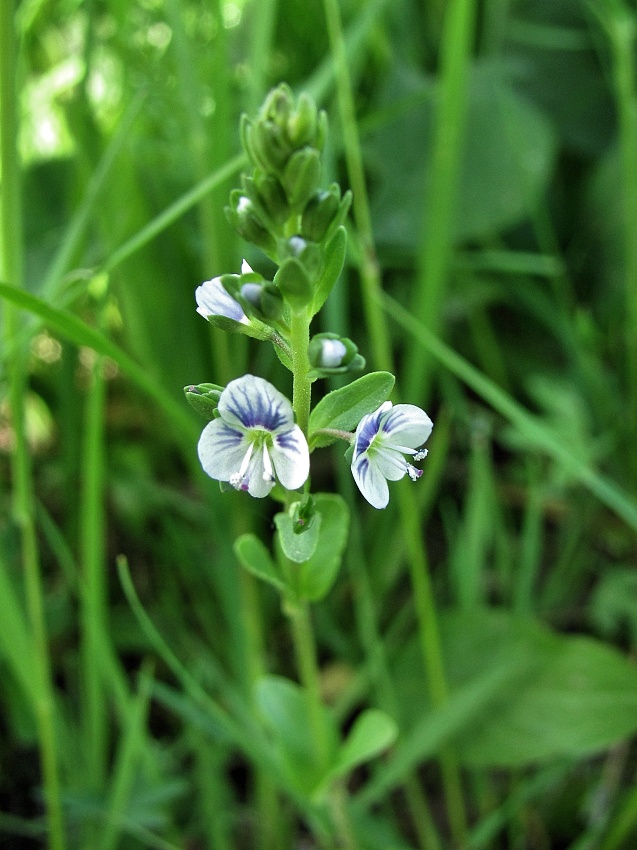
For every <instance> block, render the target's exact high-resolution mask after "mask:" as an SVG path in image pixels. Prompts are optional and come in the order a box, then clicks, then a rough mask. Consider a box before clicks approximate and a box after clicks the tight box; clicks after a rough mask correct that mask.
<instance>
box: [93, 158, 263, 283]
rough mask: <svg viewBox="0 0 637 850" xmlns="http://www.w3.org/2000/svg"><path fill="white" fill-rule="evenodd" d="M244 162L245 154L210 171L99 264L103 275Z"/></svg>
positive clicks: (245, 163) (153, 236)
mask: <svg viewBox="0 0 637 850" xmlns="http://www.w3.org/2000/svg"><path fill="white" fill-rule="evenodd" d="M247 162H248V161H247V158H246V156H245V154H238V155H237V156H235V157H234V158H233V159H231V160H230V161H229V162H227V163H226V164H225V165H224V166H222V167H221V168H217V169H216V170H215V171H213V172H212V174H210V175H209V176H208V177H206V178H205V179H204V180H202V181H201V182H200V183H198V184H197V186H194V187H193V188H192V189H190V190H189V191H188V192H185V193H184V194H183V195H182V196H181V197H180V198H178V199H177V200H176V201H175V202H174V203H173V204H171V205H170V206H169V207H167V208H166V209H165V210H164V211H163V212H162V213H160V214H159V215H158V216H156V217H155V218H154V219H153V220H152V221H150V222H148V224H147V225H146V226H145V227H142V229H141V230H139V231H138V232H137V233H135V234H134V235H133V236H131V237H130V239H127V240H126V242H124V244H123V245H120V247H119V248H116V249H115V251H113V252H112V254H111V255H110V256H109V257H108V258H107V259H106V260H105V261H104V263H103V264H102V269H103V271H106V272H110V271H112V270H113V269H114V268H116V266H118V265H119V264H120V263H123V262H124V260H126V259H127V258H128V257H130V256H131V255H132V254H134V253H135V252H136V251H139V249H140V248H143V247H144V245H147V244H148V243H149V242H151V241H152V240H153V239H154V238H155V237H156V236H159V234H160V233H162V232H163V231H164V230H166V228H167V227H170V225H171V224H173V223H174V222H175V221H177V219H178V218H181V216H182V215H184V213H186V212H188V210H190V209H192V208H193V207H194V206H195V205H196V204H198V203H199V201H200V200H201V199H202V198H203V197H205V195H207V194H208V192H212V190H213V189H215V188H216V187H217V186H219V185H221V184H222V183H224V182H225V181H226V180H227V179H228V178H229V177H232V175H233V174H236V173H237V172H238V171H240V170H241V169H242V168H243V167H244V166H246V165H247Z"/></svg>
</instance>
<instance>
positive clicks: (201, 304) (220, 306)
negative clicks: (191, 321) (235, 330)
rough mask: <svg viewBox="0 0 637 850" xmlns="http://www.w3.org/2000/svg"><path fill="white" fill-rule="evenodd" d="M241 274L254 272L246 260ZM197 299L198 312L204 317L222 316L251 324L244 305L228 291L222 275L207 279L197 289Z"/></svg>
mask: <svg viewBox="0 0 637 850" xmlns="http://www.w3.org/2000/svg"><path fill="white" fill-rule="evenodd" d="M241 274H252V269H251V268H250V266H249V264H248V263H247V262H246V261H245V260H244V261H243V262H242V264H241ZM195 300H196V301H197V312H198V313H199V315H200V316H203V317H204V319H208V318H210V316H222V317H223V318H225V319H232V320H233V321H234V322H239V323H240V324H242V325H249V324H250V320H249V319H248V317H247V316H246V314H245V312H244V310H243V307H242V306H241V304H239V302H238V301H235V299H234V298H233V297H232V295H230V294H229V293H228V292H226V289H225V287H224V285H223V284H222V283H221V278H220V277H213V278H212V280H206V281H205V282H204V283H202V284H201V286H198V287H197V288H196V289H195Z"/></svg>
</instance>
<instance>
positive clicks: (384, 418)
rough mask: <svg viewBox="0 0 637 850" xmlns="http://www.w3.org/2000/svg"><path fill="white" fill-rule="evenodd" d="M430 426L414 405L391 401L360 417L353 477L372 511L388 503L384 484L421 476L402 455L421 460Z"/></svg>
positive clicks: (387, 492) (415, 478)
mask: <svg viewBox="0 0 637 850" xmlns="http://www.w3.org/2000/svg"><path fill="white" fill-rule="evenodd" d="M432 428H433V423H432V421H431V419H430V418H429V417H428V416H427V414H426V413H425V411H424V410H421V409H420V408H419V407H416V406H415V405H414V404H397V405H396V406H393V405H392V403H391V401H386V402H385V403H384V404H381V406H380V407H379V408H378V410H375V411H374V413H369V414H368V415H367V416H363V418H362V419H361V421H360V422H359V424H358V428H357V429H356V434H355V435H354V454H353V456H352V475H353V476H354V481H356V484H357V485H358V489H359V490H360V491H361V493H362V494H363V496H365V498H366V499H367V501H368V502H369V503H370V505H373V507H375V508H386V507H387V504H388V502H389V487H388V486H387V481H398V480H399V479H400V478H402V477H403V476H404V475H405V474H407V475H409V477H410V478H411V479H412V481H417V480H418V478H420V476H421V475H422V470H421V469H416V467H415V466H413V465H412V464H411V463H408V462H407V461H406V460H405V458H404V457H403V455H411V456H412V458H413V460H422V459H423V458H424V457H426V456H427V450H426V449H423V450H421V451H418V447H419V446H422V444H423V443H424V442H425V440H426V439H427V438H428V437H429V435H430V434H431V429H432Z"/></svg>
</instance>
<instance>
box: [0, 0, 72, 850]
mask: <svg viewBox="0 0 637 850" xmlns="http://www.w3.org/2000/svg"><path fill="white" fill-rule="evenodd" d="M16 67H17V56H16V49H15V30H14V4H13V2H12V0H0V102H1V104H2V116H1V128H0V132H1V151H0V157H1V172H2V196H1V200H0V204H1V207H0V217H1V219H2V257H1V262H2V268H1V269H0V274H1V277H2V278H4V279H5V280H7V281H8V283H9V284H11V285H13V286H16V287H21V286H22V275H23V272H22V260H23V247H22V246H23V234H22V204H21V189H20V162H19V157H18V150H17V138H18V117H17V116H18V104H17V87H16V77H15V69H16ZM19 334H20V326H19V321H18V314H17V313H16V311H15V309H14V308H13V307H11V306H10V305H7V306H6V309H5V314H4V341H5V345H6V350H8V351H12V357H11V360H10V364H9V388H10V389H9V402H10V407H11V414H12V424H13V432H14V439H15V446H14V451H13V454H12V458H11V469H12V483H13V516H14V519H15V522H16V524H17V526H18V528H19V531H20V538H21V544H22V565H23V569H24V579H25V586H26V603H27V612H28V617H29V622H30V626H31V631H32V636H33V649H34V656H35V659H34V660H35V665H34V667H35V677H36V679H37V684H36V692H37V696H36V698H35V704H34V712H35V717H36V723H37V729H38V737H39V740H40V757H41V763H42V783H43V786H44V798H45V804H46V812H47V825H48V847H49V848H50V850H64V848H65V846H66V844H65V840H64V825H63V818H62V805H61V800H60V784H59V778H58V762H57V753H56V746H55V723H54V695H53V685H52V677H51V661H50V657H49V645H48V639H47V633H46V624H45V619H44V600H43V589H42V577H41V574H40V562H39V554H38V546H37V538H36V531H35V523H34V521H33V518H34V516H35V510H34V509H35V504H34V497H33V481H32V474H31V463H30V456H29V448H28V445H27V439H26V430H25V410H24V397H25V392H26V386H27V375H26V370H25V363H26V354H25V352H24V351H23V350H22V346H20V345H18V344H17V340H18V338H19Z"/></svg>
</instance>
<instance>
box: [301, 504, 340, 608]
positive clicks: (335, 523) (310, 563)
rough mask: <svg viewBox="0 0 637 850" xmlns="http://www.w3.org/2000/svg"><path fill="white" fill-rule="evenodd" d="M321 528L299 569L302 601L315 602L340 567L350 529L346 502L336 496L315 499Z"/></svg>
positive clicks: (328, 587)
mask: <svg viewBox="0 0 637 850" xmlns="http://www.w3.org/2000/svg"><path fill="white" fill-rule="evenodd" d="M315 502H316V511H317V513H320V515H321V527H320V532H319V537H318V543H317V546H316V551H315V552H314V554H313V555H312V557H311V558H310V559H309V560H307V561H306V562H305V563H304V564H302V566H301V567H300V570H299V578H298V592H299V595H300V596H301V598H302V599H307V600H309V601H310V602H316V601H318V600H319V599H322V598H323V597H324V596H325V595H326V593H327V592H328V591H329V589H330V588H331V586H332V585H333V583H334V581H335V579H336V576H337V575H338V570H339V567H340V565H341V558H342V556H343V551H344V550H345V544H346V543H347V532H348V530H349V509H348V507H347V503H346V502H345V500H344V499H343V498H341V496H339V495H337V494H336V493H319V494H318V495H317V496H315Z"/></svg>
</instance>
